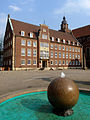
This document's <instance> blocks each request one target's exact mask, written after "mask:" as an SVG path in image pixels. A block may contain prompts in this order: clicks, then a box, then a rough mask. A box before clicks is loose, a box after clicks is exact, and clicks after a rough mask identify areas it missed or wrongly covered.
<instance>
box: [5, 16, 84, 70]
mask: <svg viewBox="0 0 90 120" xmlns="http://www.w3.org/2000/svg"><path fill="white" fill-rule="evenodd" d="M62 24H64V26H65V25H66V26H67V27H66V28H67V29H66V30H62V29H64V28H62V29H61V30H59V31H56V30H52V29H49V28H48V26H47V25H45V24H41V25H40V26H35V25H32V24H28V23H24V22H20V21H17V20H13V19H10V17H8V21H7V27H6V32H5V37H4V66H5V68H6V69H7V68H8V67H10V68H11V69H12V70H20V69H36V68H48V69H51V68H53V69H56V68H58V69H63V68H65V69H67V68H81V65H82V47H81V45H80V44H79V43H78V41H77V40H76V39H75V37H74V36H73V35H72V34H71V31H70V30H68V24H67V23H66V22H64V21H63V22H62ZM61 26H63V25H61ZM21 33H22V34H21Z"/></svg>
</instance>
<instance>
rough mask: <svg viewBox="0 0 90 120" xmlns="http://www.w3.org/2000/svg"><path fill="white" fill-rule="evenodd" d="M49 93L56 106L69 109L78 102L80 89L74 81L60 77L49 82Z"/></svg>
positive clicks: (60, 108)
mask: <svg viewBox="0 0 90 120" xmlns="http://www.w3.org/2000/svg"><path fill="white" fill-rule="evenodd" d="M47 95H48V99H49V102H50V103H51V104H52V106H53V107H54V108H56V109H59V110H67V109H70V108H72V107H73V106H74V105H75V104H76V103H77V101H78V98H79V89H78V87H77V85H76V84H75V82H74V81H72V80H69V79H67V78H61V77H59V78H57V79H55V80H53V81H52V82H51V83H50V84H49V86H48V90H47Z"/></svg>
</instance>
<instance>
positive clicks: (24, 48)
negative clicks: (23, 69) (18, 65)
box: [21, 48, 26, 56]
mask: <svg viewBox="0 0 90 120" xmlns="http://www.w3.org/2000/svg"><path fill="white" fill-rule="evenodd" d="M23 50H24V52H23ZM23 53H24V54H23ZM25 54H26V49H25V48H21V56H25Z"/></svg>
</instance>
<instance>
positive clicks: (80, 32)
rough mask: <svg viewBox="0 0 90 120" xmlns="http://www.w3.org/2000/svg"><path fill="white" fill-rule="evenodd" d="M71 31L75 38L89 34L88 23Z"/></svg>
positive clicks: (89, 26)
mask: <svg viewBox="0 0 90 120" xmlns="http://www.w3.org/2000/svg"><path fill="white" fill-rule="evenodd" d="M72 32H73V35H74V36H75V37H76V38H79V37H83V36H89V35H90V25H87V26H84V27H81V28H77V29H73V30H72Z"/></svg>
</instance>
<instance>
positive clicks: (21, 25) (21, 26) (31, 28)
mask: <svg viewBox="0 0 90 120" xmlns="http://www.w3.org/2000/svg"><path fill="white" fill-rule="evenodd" d="M11 22H12V26H13V29H14V33H15V34H16V35H21V34H20V32H21V31H25V36H26V37H29V33H30V32H33V33H34V35H35V37H37V35H38V30H40V26H37V25H32V24H28V23H25V22H21V21H18V20H14V19H11ZM49 33H50V37H55V38H60V39H65V40H71V41H76V39H75V38H74V37H73V35H71V34H70V33H67V32H62V31H56V30H52V29H49Z"/></svg>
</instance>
